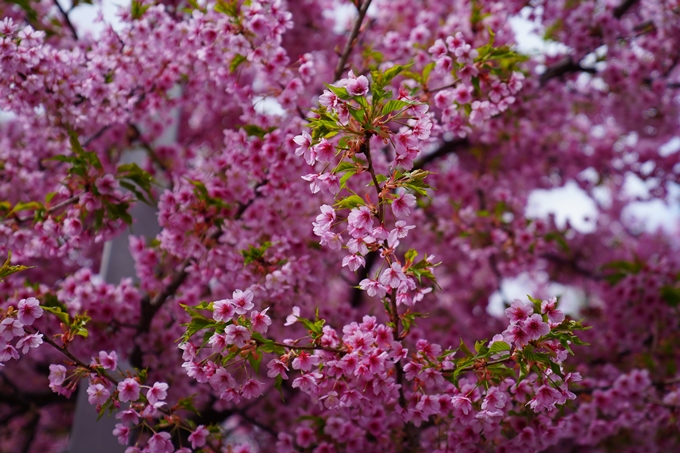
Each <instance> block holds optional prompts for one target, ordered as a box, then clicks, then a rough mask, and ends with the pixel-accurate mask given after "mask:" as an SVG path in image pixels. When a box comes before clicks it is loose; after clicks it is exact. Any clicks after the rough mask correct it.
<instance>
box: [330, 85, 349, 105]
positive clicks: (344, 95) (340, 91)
mask: <svg viewBox="0 0 680 453" xmlns="http://www.w3.org/2000/svg"><path fill="white" fill-rule="evenodd" d="M324 85H326V88H328V89H329V90H331V91H332V92H333V93H335V95H336V96H337V97H339V98H340V99H342V100H343V101H349V100H351V99H352V96H350V94H349V93H348V92H347V88H345V87H336V86H333V85H329V84H328V83H324Z"/></svg>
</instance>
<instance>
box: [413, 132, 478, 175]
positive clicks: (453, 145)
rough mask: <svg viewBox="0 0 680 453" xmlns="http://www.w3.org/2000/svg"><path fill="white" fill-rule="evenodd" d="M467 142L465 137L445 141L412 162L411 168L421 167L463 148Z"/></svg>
mask: <svg viewBox="0 0 680 453" xmlns="http://www.w3.org/2000/svg"><path fill="white" fill-rule="evenodd" d="M469 144H470V142H469V141H468V139H467V138H461V139H457V140H451V141H445V142H444V143H442V144H441V145H440V146H439V148H437V149H436V150H434V151H433V152H431V153H430V154H427V155H425V156H423V157H421V158H420V159H418V160H417V161H415V162H414V163H413V168H414V169H421V168H423V167H425V166H426V165H428V164H430V163H432V162H434V161H435V160H438V159H439V158H441V157H445V156H448V155H449V154H453V153H455V152H456V151H459V150H460V149H462V148H465V147H466V146H468V145H469Z"/></svg>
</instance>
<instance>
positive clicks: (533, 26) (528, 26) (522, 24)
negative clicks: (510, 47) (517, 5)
mask: <svg viewBox="0 0 680 453" xmlns="http://www.w3.org/2000/svg"><path fill="white" fill-rule="evenodd" d="M530 12H531V9H530V8H523V9H522V10H521V11H520V12H519V15H517V16H514V17H511V18H510V19H509V20H508V22H509V23H510V27H511V28H512V31H513V32H514V33H515V41H517V50H518V51H519V52H521V53H523V54H526V55H548V56H555V55H560V54H566V53H569V47H567V46H565V45H564V44H562V43H558V42H555V41H545V40H544V39H543V36H542V35H543V33H544V31H543V30H542V29H541V27H540V26H539V25H538V24H537V23H536V22H532V21H530V20H529V19H527V17H528V16H529V14H530Z"/></svg>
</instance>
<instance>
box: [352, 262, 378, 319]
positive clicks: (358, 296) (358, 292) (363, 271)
mask: <svg viewBox="0 0 680 453" xmlns="http://www.w3.org/2000/svg"><path fill="white" fill-rule="evenodd" d="M377 258H378V252H369V253H368V254H367V255H366V256H364V260H365V261H366V264H365V265H364V267H362V268H360V269H359V273H358V274H357V280H356V282H357V283H356V285H354V286H355V287H354V288H352V297H351V299H350V305H351V306H352V307H353V308H358V307H360V306H361V305H362V304H363V302H364V293H365V291H364V290H363V289H361V288H359V283H360V282H361V281H362V280H363V279H365V278H368V273H369V272H370V271H371V268H372V267H373V265H374V264H375V260H376V259H377Z"/></svg>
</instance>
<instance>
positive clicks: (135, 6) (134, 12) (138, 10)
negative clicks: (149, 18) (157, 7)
mask: <svg viewBox="0 0 680 453" xmlns="http://www.w3.org/2000/svg"><path fill="white" fill-rule="evenodd" d="M150 7H151V5H150V4H146V5H142V4H141V3H139V2H138V1H137V0H132V9H131V16H132V18H133V19H135V20H136V19H140V18H141V17H142V16H143V15H144V13H145V12H146V10H147V9H149V8H150Z"/></svg>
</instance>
